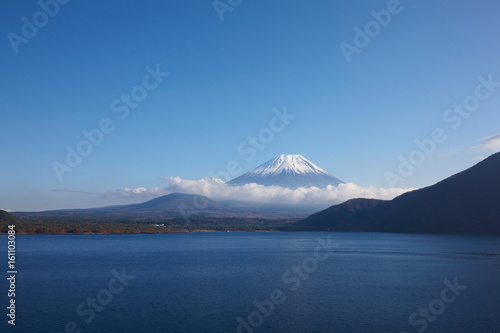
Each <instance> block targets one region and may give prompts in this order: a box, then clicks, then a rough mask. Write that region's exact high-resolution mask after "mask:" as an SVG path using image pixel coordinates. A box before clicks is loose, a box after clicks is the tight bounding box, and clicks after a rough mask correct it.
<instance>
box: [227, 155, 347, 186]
mask: <svg viewBox="0 0 500 333" xmlns="http://www.w3.org/2000/svg"><path fill="white" fill-rule="evenodd" d="M250 183H257V184H260V185H264V186H272V185H277V186H281V187H288V188H292V189H296V188H298V187H309V186H316V187H320V188H322V187H326V186H327V185H333V186H337V185H339V184H341V183H343V181H341V180H339V179H337V178H335V177H334V176H332V175H330V174H329V173H328V172H326V171H325V170H323V169H321V168H320V167H318V166H317V165H315V164H314V163H312V162H311V161H309V160H307V159H306V158H304V157H302V156H301V155H280V156H278V157H276V158H275V159H272V160H270V161H267V162H266V163H263V164H262V165H260V166H258V167H257V168H255V169H253V170H251V171H249V172H247V173H245V174H243V175H241V176H239V177H237V178H235V179H233V180H231V181H229V182H228V184H230V185H244V184H250Z"/></svg>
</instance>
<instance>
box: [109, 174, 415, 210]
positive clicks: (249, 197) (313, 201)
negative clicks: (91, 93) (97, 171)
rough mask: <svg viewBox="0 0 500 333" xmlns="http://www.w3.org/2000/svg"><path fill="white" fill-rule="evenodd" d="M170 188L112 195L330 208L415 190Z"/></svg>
mask: <svg viewBox="0 0 500 333" xmlns="http://www.w3.org/2000/svg"><path fill="white" fill-rule="evenodd" d="M165 179H166V180H167V181H168V182H169V184H168V185H167V186H166V187H163V188H159V187H153V188H149V189H146V188H144V187H140V188H137V189H129V188H126V189H125V190H116V191H108V193H107V194H108V195H109V196H112V197H129V198H137V199H139V198H141V199H144V200H146V199H151V198H154V197H157V196H160V195H166V194H170V193H175V192H181V193H187V194H198V195H204V196H206V197H208V198H210V199H212V200H215V201H226V200H232V201H242V202H250V203H262V204H288V205H301V206H325V207H326V206H330V205H334V204H338V203H341V202H344V201H346V200H349V199H352V198H360V197H362V198H373V199H386V200H390V199H393V198H395V197H396V196H398V195H401V194H403V193H405V192H407V191H409V190H412V189H403V188H378V187H373V186H369V187H362V186H358V185H355V184H352V183H347V184H339V185H338V186H332V185H329V186H327V187H325V188H317V187H307V188H306V187H299V188H297V189H289V188H284V187H280V186H264V185H258V184H255V183H252V184H246V185H240V186H236V185H229V184H226V183H224V181H222V180H221V179H216V178H205V179H199V180H188V179H182V178H180V177H165Z"/></svg>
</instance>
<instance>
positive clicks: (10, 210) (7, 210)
mask: <svg viewBox="0 0 500 333" xmlns="http://www.w3.org/2000/svg"><path fill="white" fill-rule="evenodd" d="M0 210H3V211H6V212H7V213H10V212H12V209H5V208H0Z"/></svg>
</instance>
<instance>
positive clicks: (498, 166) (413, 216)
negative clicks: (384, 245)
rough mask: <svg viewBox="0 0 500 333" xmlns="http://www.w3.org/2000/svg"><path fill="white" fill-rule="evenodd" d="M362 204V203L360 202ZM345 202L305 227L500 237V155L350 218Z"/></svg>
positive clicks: (366, 208)
mask: <svg viewBox="0 0 500 333" xmlns="http://www.w3.org/2000/svg"><path fill="white" fill-rule="evenodd" d="M355 200H360V199H355ZM346 204H347V203H343V204H340V205H337V206H333V207H330V208H328V209H327V210H325V211H323V212H320V213H317V214H313V215H311V216H310V217H308V218H307V219H306V220H304V221H302V222H300V224H302V225H306V226H309V227H318V228H326V227H328V228H331V229H334V230H337V229H336V228H339V229H338V230H342V229H341V228H340V227H339V226H338V221H339V220H341V221H342V227H344V228H345V227H346V225H347V226H349V225H351V226H352V228H350V229H349V228H348V229H349V230H353V229H358V230H359V229H361V230H364V231H381V232H404V233H467V234H468V233H472V234H488V233H491V234H500V153H497V154H494V155H492V156H490V157H489V158H487V159H485V160H484V161H482V162H480V163H478V164H477V165H475V166H473V167H472V168H469V169H467V170H465V171H463V172H460V173H458V174H456V175H454V176H451V177H449V178H447V179H445V180H443V181H441V182H439V183H437V184H435V185H433V186H429V187H426V188H423V189H420V190H416V191H412V192H408V193H405V194H403V195H400V196H399V197H397V198H395V199H393V200H391V201H389V202H386V203H383V204H376V205H374V207H369V206H368V205H365V206H364V207H362V208H360V209H358V211H357V213H354V214H351V215H346V214H344V213H342V212H343V206H344V205H346Z"/></svg>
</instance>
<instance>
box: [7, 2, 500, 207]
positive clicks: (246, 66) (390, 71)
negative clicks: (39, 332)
mask: <svg viewBox="0 0 500 333" xmlns="http://www.w3.org/2000/svg"><path fill="white" fill-rule="evenodd" d="M42 2H43V3H51V1H44V0H42ZM221 2H222V3H226V4H227V1H225V0H221ZM390 2H391V1H378V0H377V1H356V2H354V1H326V0H318V1H314V2H306V1H284V0H281V1H272V2H271V1H264V0H252V1H242V2H241V4H239V5H237V6H235V7H233V8H232V11H226V12H225V13H224V14H223V17H224V20H223V21H221V19H220V17H219V15H218V13H217V11H216V9H215V8H214V6H213V3H212V1H185V0H177V1H105V2H103V1H76V0H73V1H70V2H68V3H67V4H60V5H59V9H58V12H57V13H55V15H53V17H49V16H47V17H48V20H47V22H46V24H42V26H41V27H39V28H38V33H37V34H36V35H35V36H33V37H31V38H26V39H25V41H26V43H21V44H19V45H17V46H16V47H17V49H18V50H17V51H18V52H17V53H16V52H15V48H16V47H13V45H12V43H11V41H10V40H9V37H8V36H9V33H14V34H17V35H19V36H22V33H23V32H22V28H23V25H24V24H25V23H24V22H23V20H22V18H23V17H26V18H27V20H28V21H30V22H31V23H32V22H33V16H34V15H35V16H36V13H38V12H40V11H41V10H42V9H41V7H40V5H39V4H38V3H37V2H36V1H23V2H20V1H9V2H4V3H3V4H2V7H3V8H2V9H3V10H2V11H1V14H0V16H1V20H0V22H1V23H0V29H1V32H0V36H2V42H1V43H0V57H1V62H0V67H1V74H2V75H1V79H0V114H1V119H2V130H1V131H0V153H1V156H2V160H1V163H0V208H4V209H12V210H43V209H57V208H77V207H93V206H102V205H106V204H111V203H121V202H122V201H120V200H121V199H120V198H109V196H108V197H106V196H105V195H103V194H104V193H106V192H107V191H112V190H120V189H124V188H139V187H146V188H150V187H163V186H165V185H166V183H167V181H166V180H165V179H164V177H180V178H183V179H192V180H196V179H201V178H203V177H205V176H208V175H209V173H210V172H217V171H220V170H224V169H225V168H226V163H228V161H237V162H238V164H239V165H240V166H241V169H242V170H243V171H248V170H250V169H252V168H254V167H256V166H258V165H259V164H261V163H263V162H265V161H267V160H269V159H272V158H274V157H275V156H277V155H280V154H283V153H285V154H301V155H303V156H304V157H306V158H308V159H309V160H311V161H313V162H314V163H316V164H317V165H319V166H320V167H322V168H324V169H326V170H327V171H329V172H330V173H332V174H333V175H335V176H336V177H338V178H340V179H343V180H345V181H347V182H350V183H354V184H357V185H360V186H375V187H389V185H388V184H387V181H386V178H385V174H386V172H388V171H389V172H392V173H397V169H398V165H399V163H400V162H399V156H403V157H408V156H409V155H410V154H411V153H412V152H413V151H414V150H415V149H416V145H415V143H414V140H416V139H418V140H423V139H426V138H429V137H431V133H432V131H433V130H434V129H435V128H441V129H443V130H444V131H445V133H446V135H447V140H445V141H444V142H442V143H439V144H438V145H437V146H436V149H435V152H433V153H432V154H430V155H429V156H426V157H425V161H424V163H422V164H421V165H419V166H418V167H416V168H415V170H414V172H412V174H411V175H410V176H408V177H405V179H404V182H401V183H399V184H397V186H396V187H403V188H415V187H423V186H427V185H431V184H433V183H435V182H436V181H439V180H441V179H443V178H445V177H447V176H449V175H451V174H453V173H456V172H458V171H461V170H463V169H465V168H467V167H470V166H472V165H473V164H474V163H476V162H477V161H478V160H479V159H480V158H481V157H484V156H487V155H488V154H491V153H492V152H494V151H495V148H493V149H487V148H488V147H490V148H491V146H493V147H496V145H494V144H493V145H489V146H487V147H486V148H485V149H484V150H482V151H481V150H480V149H477V148H476V149H472V147H474V146H477V145H480V144H481V141H480V140H481V139H483V138H487V137H491V136H493V135H495V134H497V133H498V132H500V130H499V129H498V121H499V119H500V116H499V112H498V111H499V106H500V88H497V89H498V91H495V92H492V93H491V94H490V95H491V96H489V97H488V98H487V99H485V100H481V102H480V105H479V107H478V108H477V110H476V111H474V112H472V113H471V115H470V117H468V118H466V119H463V122H462V124H461V126H459V128H458V129H456V130H454V129H452V128H451V127H450V125H451V124H450V123H447V122H446V121H444V120H443V114H444V113H445V112H446V110H447V109H449V108H451V107H452V106H453V104H454V103H462V102H463V101H464V99H465V98H467V97H468V96H470V95H474V93H475V89H476V87H477V86H478V84H479V81H478V77H479V76H482V77H484V78H487V77H488V75H492V78H493V80H496V81H500V66H499V65H500V58H499V57H498V54H500V39H499V38H498V31H500V21H499V20H498V13H499V12H500V3H498V1H494V0H486V1H481V2H479V3H478V2H474V1H439V2H435V1H430V0H418V1H416V0H414V1H409V0H405V1H401V2H400V5H399V7H398V8H400V9H402V11H400V12H399V13H397V14H391V21H390V23H389V24H387V25H386V26H385V27H381V28H380V32H379V33H377V34H375V36H373V37H372V38H371V41H370V43H369V45H368V46H366V47H364V48H360V49H359V50H360V52H359V53H357V54H353V55H352V58H351V62H350V63H348V62H347V61H346V59H345V57H344V55H343V53H342V51H341V48H340V44H341V43H343V42H344V43H348V44H350V45H355V44H354V37H355V31H354V28H355V27H359V28H361V29H362V30H364V29H365V25H366V24H367V23H369V22H370V21H373V20H374V18H373V17H372V15H371V14H370V13H371V11H376V12H379V11H380V10H387V8H388V3H390ZM233 3H234V2H233ZM52 9H54V8H53V7H52ZM37 19H43V15H42V16H40V15H38V17H37ZM42 23H43V22H42ZM25 30H26V29H25ZM10 36H11V37H12V35H10ZM148 66H149V67H150V68H151V69H156V68H157V67H158V68H159V69H160V70H161V71H163V72H168V73H169V75H168V76H166V77H164V78H163V79H162V82H161V83H159V84H158V85H157V87H156V88H154V89H152V90H150V91H147V97H146V98H145V99H144V100H142V101H141V102H139V103H137V104H138V105H137V107H136V108H134V109H131V110H130V114H129V115H128V117H126V118H125V119H123V120H120V119H119V116H120V113H115V112H113V110H112V108H111V103H112V102H113V101H114V100H115V99H117V98H118V99H120V98H121V96H122V95H123V94H130V93H131V91H132V90H133V89H134V88H135V87H137V86H141V85H142V84H143V79H144V77H145V76H146V75H148V70H147V69H146V68H147V67H148ZM148 82H153V81H148ZM121 105H122V106H123V104H121ZM284 107H286V109H287V110H288V112H289V113H291V114H293V115H296V118H294V119H292V120H290V123H289V124H287V125H286V127H285V128H284V130H282V131H280V132H279V133H275V134H274V138H273V140H271V142H269V143H267V144H266V145H265V148H264V149H263V150H262V151H259V152H258V153H257V155H256V157H255V158H254V159H253V160H251V161H248V160H247V157H248V155H242V154H240V153H239V152H238V149H237V147H238V145H239V144H240V143H242V142H243V141H245V140H247V138H248V137H249V136H255V135H257V134H258V133H259V132H260V131H262V129H263V128H266V127H269V122H270V120H271V119H272V118H273V116H274V114H273V111H272V110H273V109H275V108H276V109H278V110H283V108H284ZM105 118H108V119H110V120H111V121H112V125H113V126H114V130H113V132H112V133H109V134H105V135H103V139H102V143H101V144H99V145H98V146H95V147H93V149H92V152H91V153H90V154H89V155H88V156H85V157H83V158H82V162H81V164H80V165H78V166H77V167H75V168H73V171H72V172H71V173H65V174H64V175H63V181H62V182H60V181H59V179H58V177H57V176H56V174H55V173H54V170H53V166H52V164H53V162H54V161H58V162H60V163H64V161H65V157H66V149H65V147H66V146H70V147H73V148H74V149H76V146H77V144H78V143H79V142H80V141H82V140H84V139H85V137H84V136H83V134H82V130H92V129H94V128H97V127H98V126H99V122H100V121H101V120H102V119H105ZM70 191H73V192H70ZM137 200H138V199H137Z"/></svg>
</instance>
